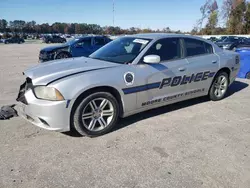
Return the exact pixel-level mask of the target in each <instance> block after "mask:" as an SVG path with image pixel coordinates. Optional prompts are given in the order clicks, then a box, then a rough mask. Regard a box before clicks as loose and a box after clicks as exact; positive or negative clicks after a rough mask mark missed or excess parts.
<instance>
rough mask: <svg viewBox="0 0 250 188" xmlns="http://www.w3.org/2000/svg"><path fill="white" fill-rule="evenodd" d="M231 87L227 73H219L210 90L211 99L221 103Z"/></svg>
mask: <svg viewBox="0 0 250 188" xmlns="http://www.w3.org/2000/svg"><path fill="white" fill-rule="evenodd" d="M228 86H229V78H228V74H227V73H226V72H219V73H217V75H216V76H215V78H214V80H213V83H212V85H211V87H210V89H209V94H208V96H209V98H210V99H211V100H212V101H219V100H221V99H223V98H224V97H225V94H226V93H227V90H228Z"/></svg>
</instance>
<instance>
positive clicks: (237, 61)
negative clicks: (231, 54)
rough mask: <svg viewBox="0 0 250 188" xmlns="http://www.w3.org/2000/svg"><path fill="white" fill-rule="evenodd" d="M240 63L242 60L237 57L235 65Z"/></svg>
mask: <svg viewBox="0 0 250 188" xmlns="http://www.w3.org/2000/svg"><path fill="white" fill-rule="evenodd" d="M239 63H240V58H239V56H236V58H235V64H239Z"/></svg>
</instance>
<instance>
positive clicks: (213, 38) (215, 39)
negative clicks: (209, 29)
mask: <svg viewBox="0 0 250 188" xmlns="http://www.w3.org/2000/svg"><path fill="white" fill-rule="evenodd" d="M207 40H210V41H212V42H216V41H217V40H218V39H217V38H216V37H210V38H208V39H207Z"/></svg>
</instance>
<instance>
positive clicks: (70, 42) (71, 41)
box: [65, 39, 79, 45]
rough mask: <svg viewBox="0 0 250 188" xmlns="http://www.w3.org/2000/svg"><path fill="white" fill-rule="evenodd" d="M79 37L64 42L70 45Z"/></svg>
mask: <svg viewBox="0 0 250 188" xmlns="http://www.w3.org/2000/svg"><path fill="white" fill-rule="evenodd" d="M78 40H79V39H72V40H69V41H68V42H66V43H65V44H67V45H72V44H74V43H75V42H76V41H78Z"/></svg>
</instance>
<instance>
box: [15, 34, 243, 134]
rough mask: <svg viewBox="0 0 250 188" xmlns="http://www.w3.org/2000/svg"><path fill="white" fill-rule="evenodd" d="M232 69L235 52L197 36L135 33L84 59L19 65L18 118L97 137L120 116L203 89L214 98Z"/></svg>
mask: <svg viewBox="0 0 250 188" xmlns="http://www.w3.org/2000/svg"><path fill="white" fill-rule="evenodd" d="M239 67H240V62H239V55H238V54H237V53H235V52H231V51H223V50H222V49H220V48H219V47H218V46H217V45H215V44H213V43H212V42H209V41H208V40H204V39H202V38H199V37H194V36H187V35H178V34H137V35H131V36H125V37H121V38H118V39H116V40H114V41H112V42H110V43H108V44H107V45H105V46H104V47H102V48H100V49H99V50H97V51H96V52H94V53H93V54H91V55H90V56H89V57H88V58H87V57H80V58H69V59H64V60H55V61H50V62H47V63H44V64H39V65H37V66H35V67H33V68H30V69H28V70H26V71H24V75H25V76H26V81H25V83H24V84H22V85H21V86H20V91H19V94H18V98H17V100H18V101H19V102H20V103H19V104H20V106H21V108H20V109H21V114H22V115H23V117H24V118H26V119H27V120H28V121H30V122H32V123H33V124H35V125H37V126H39V127H42V128H45V129H48V130H55V131H70V130H73V129H75V130H77V131H78V132H79V133H80V134H82V135H88V136H99V135H102V134H105V133H107V132H109V131H110V130H111V129H112V128H114V126H116V124H117V120H118V118H119V117H126V116H130V115H132V114H136V113H139V112H142V111H146V110H149V109H153V108H158V107H160V106H164V105H168V104H172V103H176V102H179V101H183V100H187V99H191V98H195V97H200V96H205V95H207V96H208V97H209V98H210V99H211V100H213V101H218V100H221V99H223V98H224V96H225V94H226V92H227V90H228V87H229V85H230V84H232V83H233V82H234V80H235V78H236V76H237V73H238V70H239Z"/></svg>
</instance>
